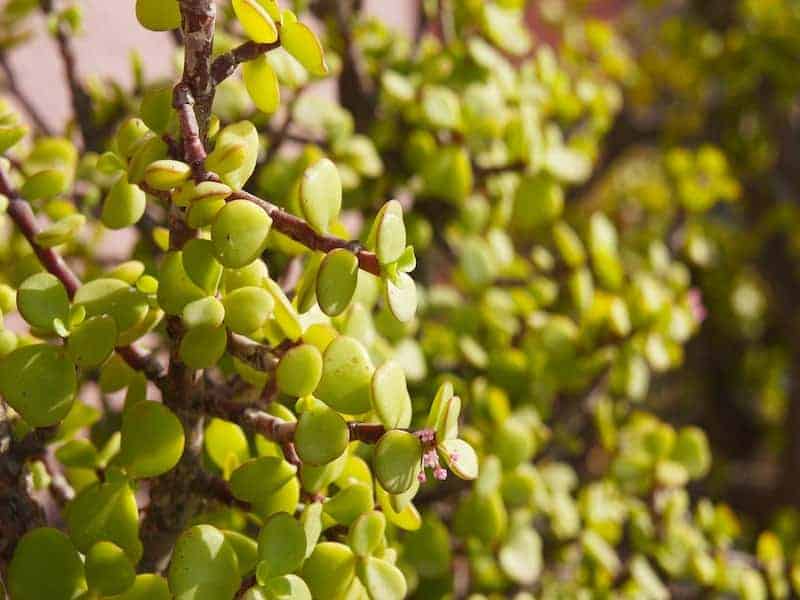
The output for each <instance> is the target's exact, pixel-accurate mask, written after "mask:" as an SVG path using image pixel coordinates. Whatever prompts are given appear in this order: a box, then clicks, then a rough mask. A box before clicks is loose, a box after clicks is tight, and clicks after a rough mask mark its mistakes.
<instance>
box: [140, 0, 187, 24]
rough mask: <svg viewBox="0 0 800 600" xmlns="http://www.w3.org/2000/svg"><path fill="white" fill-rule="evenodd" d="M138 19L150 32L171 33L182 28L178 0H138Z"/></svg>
mask: <svg viewBox="0 0 800 600" xmlns="http://www.w3.org/2000/svg"><path fill="white" fill-rule="evenodd" d="M136 18H137V19H138V20H139V23H141V25H142V27H145V28H147V29H149V30H150V31H169V30H170V29H177V28H178V27H180V26H181V11H180V7H179V6H178V0H136Z"/></svg>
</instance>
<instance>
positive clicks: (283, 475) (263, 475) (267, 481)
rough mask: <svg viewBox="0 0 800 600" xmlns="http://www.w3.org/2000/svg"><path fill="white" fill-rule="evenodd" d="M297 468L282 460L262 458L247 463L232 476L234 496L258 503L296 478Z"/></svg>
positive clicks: (270, 457) (272, 457) (273, 457)
mask: <svg viewBox="0 0 800 600" xmlns="http://www.w3.org/2000/svg"><path fill="white" fill-rule="evenodd" d="M296 472H297V467H295V466H293V465H291V464H289V463H288V462H286V461H285V460H283V459H282V458H278V457H275V456H262V457H260V458H256V459H253V460H250V461H247V462H246V463H244V464H243V465H242V466H240V467H239V468H238V469H236V470H235V471H234V472H233V474H232V475H231V491H232V492H233V495H234V496H236V497H237V498H239V499H240V500H244V501H245V502H257V501H258V500H260V499H261V498H262V497H263V496H266V495H268V494H271V493H273V492H275V491H277V490H279V489H280V488H282V487H283V486H284V485H286V483H287V482H288V481H289V480H290V479H291V478H292V477H294V476H295V473H296Z"/></svg>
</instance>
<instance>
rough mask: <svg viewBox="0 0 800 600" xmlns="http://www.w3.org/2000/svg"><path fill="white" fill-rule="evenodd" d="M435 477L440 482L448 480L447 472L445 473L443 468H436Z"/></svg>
mask: <svg viewBox="0 0 800 600" xmlns="http://www.w3.org/2000/svg"><path fill="white" fill-rule="evenodd" d="M433 476H434V477H435V478H436V479H438V480H439V481H444V480H445V479H447V471H445V470H444V469H443V468H442V467H436V468H435V469H434V470H433Z"/></svg>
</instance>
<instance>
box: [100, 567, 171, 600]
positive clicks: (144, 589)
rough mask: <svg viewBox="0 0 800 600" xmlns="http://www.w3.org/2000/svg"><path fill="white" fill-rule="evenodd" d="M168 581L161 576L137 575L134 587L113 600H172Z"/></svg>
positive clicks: (151, 574) (150, 574)
mask: <svg viewBox="0 0 800 600" xmlns="http://www.w3.org/2000/svg"><path fill="white" fill-rule="evenodd" d="M171 598H172V595H171V594H170V591H169V585H168V584H167V580H166V579H164V578H163V577H161V576H160V575H154V574H153V573H145V574H143V575H137V577H136V580H135V581H134V582H133V585H132V586H131V587H130V588H128V590H127V591H126V592H125V593H123V594H120V595H119V596H114V597H113V600H171Z"/></svg>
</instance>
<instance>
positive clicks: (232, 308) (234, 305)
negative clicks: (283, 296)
mask: <svg viewBox="0 0 800 600" xmlns="http://www.w3.org/2000/svg"><path fill="white" fill-rule="evenodd" d="M222 303H223V305H224V306H225V325H227V326H228V329H230V330H231V331H233V332H235V333H241V334H243V335H247V334H252V333H253V332H254V331H256V330H257V329H259V328H260V327H262V326H263V325H264V323H266V321H267V319H269V317H270V316H271V315H272V312H273V310H274V309H275V301H274V300H273V298H272V296H271V295H270V293H269V292H268V291H266V290H265V289H264V288H262V287H251V286H247V287H241V288H237V289H235V290H234V291H232V292H231V293H229V294H227V295H226V296H225V297H224V298H223V299H222Z"/></svg>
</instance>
